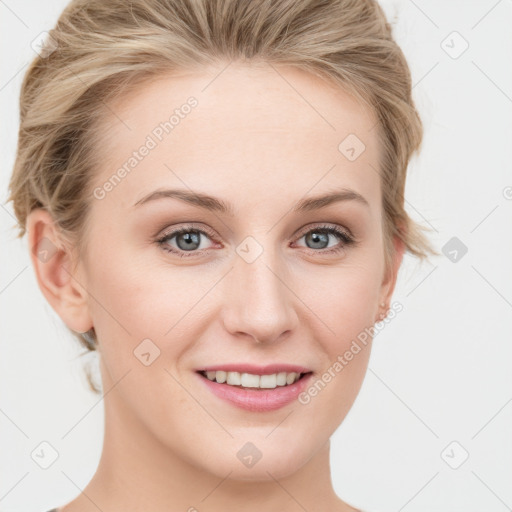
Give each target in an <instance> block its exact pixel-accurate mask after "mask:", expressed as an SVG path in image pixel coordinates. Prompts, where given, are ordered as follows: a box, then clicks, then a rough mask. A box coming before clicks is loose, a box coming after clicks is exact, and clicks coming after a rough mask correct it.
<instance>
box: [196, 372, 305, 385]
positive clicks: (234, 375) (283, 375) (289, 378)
mask: <svg viewBox="0 0 512 512" xmlns="http://www.w3.org/2000/svg"><path fill="white" fill-rule="evenodd" d="M204 373H206V377H207V378H208V379H209V380H211V381H216V382H218V383H220V384H222V383H226V384H229V385H230V386H243V387H244V388H261V389H274V388H276V387H278V386H287V385H290V384H293V383H294V382H297V381H298V380H299V378H300V376H301V374H300V373H296V372H290V373H287V372H280V373H274V374H272V375H254V374H252V373H239V372H224V371H221V370H219V371H207V372H204Z"/></svg>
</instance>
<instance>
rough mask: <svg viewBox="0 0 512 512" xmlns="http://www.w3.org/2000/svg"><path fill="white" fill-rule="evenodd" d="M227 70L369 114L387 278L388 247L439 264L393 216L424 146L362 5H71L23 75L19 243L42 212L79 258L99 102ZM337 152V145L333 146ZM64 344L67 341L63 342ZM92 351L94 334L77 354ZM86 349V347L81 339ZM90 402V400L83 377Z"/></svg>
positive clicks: (283, 0) (399, 67)
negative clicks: (286, 84)
mask: <svg viewBox="0 0 512 512" xmlns="http://www.w3.org/2000/svg"><path fill="white" fill-rule="evenodd" d="M226 60H227V61H232V60H244V61H249V62H250V61H253V62H256V61H263V62H267V63H270V64H285V65H292V66H295V67H297V68H300V69H302V70H305V71H308V72H310V73H313V74H315V75H317V76H319V77H322V78H323V79H325V80H328V81H330V82H332V83H334V84H336V85H338V86H339V87H341V88H343V89H344V90H345V91H347V92H348V93H352V94H353V95H354V96H355V97H356V98H358V99H359V100H361V101H363V102H364V103H365V104H367V105H370V106H371V108H372V109H373V111H374V112H375V113H376V115H377V118H378V121H379V123H378V130H379V140H380V141H381V147H382V152H381V162H380V164H381V165H380V169H378V170H376V171H377V172H379V174H380V176H381V185H382V200H383V230H384V240H385V258H386V268H389V265H390V262H391V258H392V254H393V250H394V247H393V243H392V240H393V237H394V236H397V237H398V238H399V239H400V240H402V241H403V243H404V244H405V248H406V250H407V251H408V252H410V253H411V254H413V255H414V256H417V257H418V258H420V259H421V260H423V259H425V258H427V253H431V254H438V253H437V252H436V251H435V250H433V249H432V247H431V246H430V244H429V242H428V240H427V238H426V237H425V235H424V234H423V233H422V230H424V229H428V228H425V227H423V226H420V225H419V224H416V223H415V222H414V221H413V220H412V219H411V218H410V217H409V216H408V214H407V213H406V211H405V209H404V189H405V180H406V172H407V166H408V163H409V159H410V158H411V156H412V154H413V153H414V152H415V151H419V148H420V145H421V140H422V137H423V128H422V123H421V120H420V117H419V115H418V113H417V111H416V109H415V106H414V103H413V100H412V97H411V89H412V88H411V76H410V71H409V68H408V65H407V62H406V59H405V56H404V54H403V53H402V51H401V49H400V48H399V46H398V45H397V44H396V42H395V41H394V39H393V37H392V31H391V27H390V25H389V23H388V22H387V20H386V18H385V15H384V12H383V11H382V8H381V7H380V6H379V5H378V3H377V2H376V1H373V0H333V1H319V0H300V1H297V0H271V1H270V0H262V1H255V0H251V1H237V0H134V1H130V2H126V1H125V0H109V1H108V2H105V1H104V0H73V1H71V2H70V3H69V4H68V5H67V7H66V8H65V9H64V11H63V12H62V14H61V15H60V17H59V19H58V21H57V24H56V26H55V28H53V29H52V30H51V31H50V32H49V38H48V40H47V42H46V47H45V48H43V51H42V52H41V55H39V56H37V57H36V58H35V59H34V60H33V61H32V63H31V65H30V67H29V69H28V70H27V72H26V74H25V76H24V80H23V84H22V87H21V95H20V128H19V140H18V147H17V154H16V161H15V164H14V170H13V174H12V177H11V181H10V185H9V188H10V197H9V200H12V201H13V205H14V212H15V215H16V217H17V220H18V223H19V226H18V227H19V234H18V237H22V236H23V235H24V234H25V230H26V228H25V226H26V219H27V215H28V214H29V213H30V212H31V211H32V210H33V209H34V208H44V209H46V210H47V211H48V212H49V213H50V214H51V216H52V218H53V219H54V221H55V223H56V225H57V226H58V228H59V229H60V230H61V232H62V235H63V236H64V237H65V239H66V240H69V241H70V243H73V244H74V246H75V247H76V249H77V250H78V254H82V251H83V249H84V243H85V239H86V237H85V233H86V226H87V223H86V221H87V219H88V212H89V209H90V208H91V204H92V200H91V196H92V193H91V182H92V179H91V177H92V175H93V171H94V169H95V168H97V166H98V162H97V161H96V160H95V155H96V154H97V153H98V152H97V151H96V152H95V148H98V147H100V146H101V140H100V137H99V131H98V130H97V127H98V126H100V123H101V120H102V116H103V115H104V113H105V111H106V110H107V109H109V102H110V101H111V100H113V99H114V98H118V97H119V96H120V95H122V94H124V93H127V92H128V91H130V90H132V91H136V90H137V88H138V87H140V86H142V85H143V84H144V83H145V82H146V81H148V80H151V79H152V78H155V77H158V76H159V75H161V74H163V73H166V74H167V73H169V72H173V71H179V70H180V69H200V68H201V67H202V66H209V65H212V64H213V65H215V64H219V63H220V62H225V61H226ZM340 142H341V141H340ZM72 332H73V331H72ZM73 334H74V335H75V336H77V338H78V340H79V342H80V343H81V344H82V345H83V346H84V347H85V348H87V349H88V350H95V348H96V347H95V342H96V339H95V333H94V329H92V330H91V331H89V337H88V338H89V339H91V336H92V341H93V342H87V339H84V338H83V337H82V336H81V335H79V334H78V333H75V332H73ZM86 338H87V336H86ZM87 379H88V382H89V385H90V387H91V389H92V390H94V391H96V392H99V388H98V387H96V386H95V385H94V384H93V383H92V381H91V377H90V374H87Z"/></svg>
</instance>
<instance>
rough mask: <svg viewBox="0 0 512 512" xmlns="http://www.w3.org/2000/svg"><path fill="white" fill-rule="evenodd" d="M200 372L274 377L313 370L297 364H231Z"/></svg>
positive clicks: (205, 368) (204, 368)
mask: <svg viewBox="0 0 512 512" xmlns="http://www.w3.org/2000/svg"><path fill="white" fill-rule="evenodd" d="M196 371H198V372H213V371H225V372H238V373H252V374H254V375H272V374H274V373H281V372H286V373H292V372H295V373H309V372H311V370H310V369H309V368H306V367H305V366H299V365H295V364H286V363H275V364H267V365H265V366H257V365H254V364H247V363H230V364H215V365H212V366H203V367H201V368H198V369H197V370H196Z"/></svg>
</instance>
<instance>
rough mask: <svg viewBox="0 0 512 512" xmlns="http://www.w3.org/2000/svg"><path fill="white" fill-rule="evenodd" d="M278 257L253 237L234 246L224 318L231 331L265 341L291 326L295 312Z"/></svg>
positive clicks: (295, 317)
mask: <svg viewBox="0 0 512 512" xmlns="http://www.w3.org/2000/svg"><path fill="white" fill-rule="evenodd" d="M281 257H282V255H279V252H278V251H277V252H276V251H275V250H273V249H272V248H269V247H263V243H260V242H257V241H256V240H255V239H252V237H247V239H246V240H245V241H243V242H242V243H241V244H240V245H239V246H238V247H237V255H236V257H235V261H234V268H233V270H232V271H231V272H230V273H229V280H228V286H229V290H228V291H227V294H226V296H227V297H228V299H227V304H226V305H225V306H226V307H225V318H224V320H225V326H226V328H227V329H228V330H229V331H230V332H231V333H232V334H237V335H240V334H241V333H244V334H246V335H249V336H251V337H252V338H253V339H254V340H256V341H259V342H266V343H268V342H273V341H275V340H277V339H278V338H279V337H280V336H281V335H282V334H284V333H285V332H287V331H290V330H293V329H294V327H295V325H296V324H295V322H296V321H297V315H296V312H295V310H294V303H293V294H292V293H291V291H290V290H289V289H288V287H287V286H286V284H285V283H286V276H285V275H284V274H285V273H286V272H285V270H284V269H285V266H284V265H283V263H282V260H280V258H281Z"/></svg>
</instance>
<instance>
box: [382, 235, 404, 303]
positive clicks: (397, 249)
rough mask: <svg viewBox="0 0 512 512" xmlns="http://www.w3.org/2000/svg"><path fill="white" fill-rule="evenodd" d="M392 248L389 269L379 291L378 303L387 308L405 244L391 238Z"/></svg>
mask: <svg viewBox="0 0 512 512" xmlns="http://www.w3.org/2000/svg"><path fill="white" fill-rule="evenodd" d="M393 246H394V254H393V258H392V260H391V263H390V266H389V267H390V268H389V269H387V272H385V273H384V278H383V281H382V285H381V291H380V301H379V304H380V303H384V304H386V306H388V307H389V303H390V302H391V297H392V296H393V291H394V289H395V285H396V281H397V277H398V271H399V269H400V265H401V264H402V260H403V257H404V252H405V244H404V242H403V241H402V240H401V239H400V238H399V237H398V236H396V235H395V236H394V237H393Z"/></svg>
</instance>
